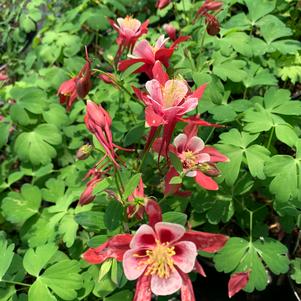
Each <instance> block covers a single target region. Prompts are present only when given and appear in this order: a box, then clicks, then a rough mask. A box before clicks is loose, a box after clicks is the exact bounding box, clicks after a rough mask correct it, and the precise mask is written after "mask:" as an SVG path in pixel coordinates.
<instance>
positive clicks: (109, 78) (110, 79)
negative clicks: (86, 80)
mask: <svg viewBox="0 0 301 301" xmlns="http://www.w3.org/2000/svg"><path fill="white" fill-rule="evenodd" d="M98 77H99V78H100V79H101V80H102V81H103V82H105V83H106V84H111V85H114V84H115V82H116V76H115V75H114V74H112V73H103V74H100V75H99V76H98Z"/></svg>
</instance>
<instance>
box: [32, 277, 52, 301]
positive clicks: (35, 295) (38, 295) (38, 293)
mask: <svg viewBox="0 0 301 301" xmlns="http://www.w3.org/2000/svg"><path fill="white" fill-rule="evenodd" d="M36 300H43V301H57V299H56V298H55V296H53V295H52V294H51V293H50V291H49V289H48V288H47V285H45V284H44V283H43V281H42V280H41V279H37V280H36V281H35V282H34V283H33V284H32V285H31V286H30V288H29V291H28V301H36Z"/></svg>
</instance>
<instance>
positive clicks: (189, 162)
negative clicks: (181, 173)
mask: <svg viewBox="0 0 301 301" xmlns="http://www.w3.org/2000/svg"><path fill="white" fill-rule="evenodd" d="M181 161H182V163H183V167H184V169H192V168H194V167H195V166H196V165H197V163H196V157H195V154H194V153H193V152H192V151H186V152H183V153H182V154H181Z"/></svg>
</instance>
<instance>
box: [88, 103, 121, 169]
mask: <svg viewBox="0 0 301 301" xmlns="http://www.w3.org/2000/svg"><path fill="white" fill-rule="evenodd" d="M86 108H87V112H86V115H85V118H84V120H85V123H86V126H87V129H88V130H89V131H90V132H91V133H92V134H94V135H95V137H96V138H97V140H98V141H99V142H100V144H101V145H102V147H103V148H104V150H105V156H108V157H109V158H110V160H111V161H112V162H113V163H114V165H115V166H116V167H118V166H119V164H118V163H117V162H116V160H115V158H116V155H115V152H114V147H115V144H113V141H112V132H111V129H110V128H111V125H112V119H111V117H110V115H109V113H108V112H107V111H106V110H105V109H104V108H103V107H102V106H101V105H97V104H95V103H94V102H92V101H87V107H86Z"/></svg>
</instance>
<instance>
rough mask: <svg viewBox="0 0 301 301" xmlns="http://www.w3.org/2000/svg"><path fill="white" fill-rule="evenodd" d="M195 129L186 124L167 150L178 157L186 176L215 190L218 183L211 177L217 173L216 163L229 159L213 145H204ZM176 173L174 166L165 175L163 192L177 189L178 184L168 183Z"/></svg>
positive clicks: (191, 125)
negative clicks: (182, 131)
mask: <svg viewBox="0 0 301 301" xmlns="http://www.w3.org/2000/svg"><path fill="white" fill-rule="evenodd" d="M197 129H198V126H197V125H195V124H188V125H187V126H186V127H185V129H184V133H182V134H179V135H178V136H176V137H175V139H174V144H173V145H171V146H170V147H169V150H170V151H171V152H173V153H174V154H176V156H177V157H178V158H179V159H180V161H181V162H182V166H183V172H184V174H185V175H186V176H187V177H193V178H194V179H195V181H196V182H197V183H198V184H199V185H200V186H201V187H203V188H205V189H207V190H217V189H218V184H217V183H216V182H215V181H214V180H213V179H212V177H214V176H217V175H219V170H218V168H217V167H216V163H217V162H227V161H229V159H228V158H227V157H226V156H225V155H223V154H221V153H220V152H218V151H217V150H216V149H215V148H214V147H212V146H205V144H204V142H203V140H202V139H201V138H200V137H198V136H197ZM178 175H179V174H178V172H177V171H176V170H175V168H174V167H171V168H170V170H169V171H168V174H167V176H166V179H167V180H168V182H167V181H165V194H169V193H176V192H178V191H179V188H180V187H181V185H180V184H176V185H175V184H169V181H170V180H171V178H172V177H174V176H178Z"/></svg>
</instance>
